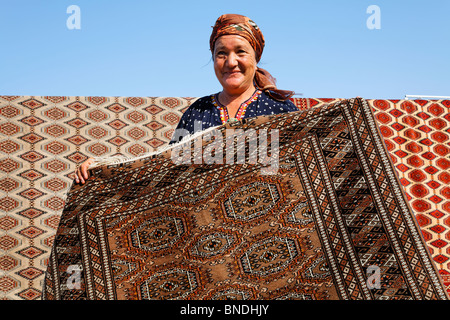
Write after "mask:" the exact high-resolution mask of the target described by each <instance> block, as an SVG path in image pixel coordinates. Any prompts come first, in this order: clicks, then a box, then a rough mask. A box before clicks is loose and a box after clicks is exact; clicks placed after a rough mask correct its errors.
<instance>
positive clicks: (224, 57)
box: [213, 35, 257, 94]
mask: <svg viewBox="0 0 450 320" xmlns="http://www.w3.org/2000/svg"><path fill="white" fill-rule="evenodd" d="M213 58H214V71H215V73H216V76H217V79H218V80H219V82H220V84H221V85H222V87H223V89H224V90H225V91H226V92H228V93H230V94H240V93H243V92H245V91H246V90H248V89H249V88H250V87H252V88H254V86H253V79H254V77H255V72H256V65H257V62H256V57H255V51H254V50H253V48H252V46H251V45H250V43H248V41H247V40H245V39H244V38H242V37H240V36H237V35H225V36H221V37H220V38H218V39H217V40H216V43H215V45H214V53H213Z"/></svg>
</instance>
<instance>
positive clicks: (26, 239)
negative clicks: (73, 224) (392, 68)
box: [0, 96, 450, 300]
mask: <svg viewBox="0 0 450 320" xmlns="http://www.w3.org/2000/svg"><path fill="white" fill-rule="evenodd" d="M195 99H196V98H178V97H54V96H52V97H44V96H0V299H10V300H35V299H39V298H40V297H41V294H42V288H43V282H44V275H45V271H46V269H47V264H48V259H49V256H50V251H51V248H52V245H53V240H54V237H55V233H56V230H57V227H58V224H59V220H60V216H61V213H62V210H63V207H64V204H65V194H66V193H67V191H68V190H69V189H70V186H71V184H72V178H73V171H74V170H75V168H76V166H77V165H78V164H80V163H82V162H83V161H84V160H85V159H86V158H88V157H96V156H113V155H117V154H122V155H125V156H128V157H130V156H131V157H133V156H139V155H142V154H143V153H146V152H154V151H157V150H158V148H160V147H162V146H164V145H166V144H167V143H168V142H169V140H170V138H171V135H172V132H173V130H174V128H175V126H176V124H177V123H178V121H179V119H180V117H181V115H182V113H183V112H184V111H185V110H186V108H187V107H188V106H189V105H190V104H192V102H193V101H195ZM292 100H293V102H294V103H295V104H296V105H297V106H298V108H299V109H307V108H313V107H317V106H320V105H323V104H325V103H329V102H334V101H337V100H339V99H315V98H292ZM367 102H368V103H369V105H370V106H371V107H372V109H373V111H374V115H375V119H376V121H377V124H378V126H379V130H380V133H381V135H382V137H383V138H384V141H385V144H386V147H387V149H388V150H389V152H390V155H391V159H392V162H393V164H394V167H395V169H396V173H397V175H398V177H399V179H400V183H401V184H402V186H403V188H404V192H405V194H406V197H407V199H408V201H409V204H410V207H411V209H412V211H413V213H414V215H415V217H416V219H417V221H418V224H419V226H420V228H421V231H422V234H423V236H424V239H425V241H426V244H427V246H428V248H429V250H430V253H431V256H432V259H433V261H434V263H435V265H436V268H437V269H438V271H439V273H440V275H441V278H442V280H443V283H444V285H445V286H446V289H447V292H449V293H450V186H449V185H450V170H449V167H450V161H449V154H450V101H449V100H437V101H431V100H413V101H410V100H375V99H373V100H367Z"/></svg>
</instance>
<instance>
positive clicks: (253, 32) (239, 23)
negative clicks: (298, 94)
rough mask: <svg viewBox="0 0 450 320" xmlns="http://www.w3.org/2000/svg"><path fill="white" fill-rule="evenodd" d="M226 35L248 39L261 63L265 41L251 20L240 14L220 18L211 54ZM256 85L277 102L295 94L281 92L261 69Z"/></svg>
mask: <svg viewBox="0 0 450 320" xmlns="http://www.w3.org/2000/svg"><path fill="white" fill-rule="evenodd" d="M224 35H238V36H241V37H243V38H244V39H246V40H247V41H248V42H249V43H250V45H251V46H252V47H253V49H254V50H255V54H256V62H259V60H260V59H261V55H262V53H263V50H264V45H265V40H264V36H263V34H262V32H261V30H260V29H259V27H258V26H257V25H256V23H255V22H253V21H252V20H251V19H250V18H248V17H245V16H242V15H239V14H224V15H222V16H220V17H219V19H217V21H216V24H215V25H214V27H213V32H212V34H211V38H210V39H209V46H210V49H211V52H214V44H215V43H216V40H217V38H219V37H221V36H224ZM255 85H256V87H257V88H258V89H260V90H263V91H266V92H267V93H268V94H269V95H270V96H271V97H272V98H274V99H277V100H282V101H284V100H287V99H289V98H290V97H292V95H293V94H294V92H293V91H287V90H279V89H278V88H277V86H276V80H275V78H274V77H272V75H271V74H270V73H269V72H268V71H267V70H264V69H262V68H259V67H258V68H257V69H256V74H255Z"/></svg>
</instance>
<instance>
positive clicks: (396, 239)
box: [44, 99, 448, 300]
mask: <svg viewBox="0 0 450 320" xmlns="http://www.w3.org/2000/svg"><path fill="white" fill-rule="evenodd" d="M230 129H244V131H242V132H240V133H239V132H238V133H237V134H236V135H235V136H234V138H233V139H232V140H226V139H223V140H221V139H220V137H225V136H226V135H225V133H226V132H227V130H230ZM212 132H214V133H215V134H216V138H217V139H214V140H213V139H211V138H210V136H211V135H212ZM249 132H251V134H248V133H249ZM253 133H254V134H253ZM264 133H266V134H267V135H266V136H267V138H269V137H270V138H271V139H269V140H270V142H271V143H270V146H271V147H272V146H273V145H275V144H276V143H275V142H278V147H279V150H278V151H279V153H277V152H272V153H270V152H269V154H270V155H271V156H272V158H269V157H268V153H267V151H268V150H267V149H268V144H267V145H265V144H264V143H261V141H262V140H260V138H261V137H263V136H264ZM272 133H273V134H274V135H272ZM207 135H208V136H207ZM277 135H278V136H277ZM244 136H246V137H247V138H248V144H243V145H239V143H236V144H237V149H238V150H243V151H244V154H245V156H246V157H245V158H246V159H247V160H248V159H258V161H255V162H251V161H247V162H245V163H239V162H238V161H233V163H229V162H227V164H214V163H209V164H205V163H201V161H199V160H201V158H200V157H201V156H203V157H204V156H205V155H209V159H211V158H214V157H213V154H214V156H216V155H217V153H218V152H219V153H220V151H221V150H229V149H228V148H229V146H230V145H231V146H233V145H234V144H235V142H236V140H234V139H237V140H238V141H239V138H243V137H244ZM263 140H264V139H263ZM255 141H256V142H255ZM216 142H218V143H216ZM255 144H256V145H257V148H251V147H250V146H253V145H255ZM266 147H267V148H266ZM186 150H188V151H192V150H193V151H194V152H193V154H192V157H190V156H189V157H186V158H184V162H183V163H179V164H177V163H175V161H174V159H180V154H182V153H183V154H184V155H186V154H189V155H190V153H186V152H185V151H186ZM269 150H270V149H269ZM276 154H278V155H279V158H273V156H274V155H276ZM203 159H205V158H203ZM230 159H234V160H239V156H236V157H232V158H230ZM270 159H272V160H273V159H275V160H276V161H275V160H274V162H266V161H264V160H270ZM188 162H189V163H190V164H189V163H188ZM92 173H93V177H92V178H91V179H90V180H89V182H88V183H87V184H85V185H83V186H73V187H72V189H71V190H70V192H69V194H68V198H67V202H66V205H65V208H64V211H63V214H62V216H61V221H60V225H59V228H58V230H57V233H56V237H55V240H54V244H53V250H52V254H51V256H50V259H49V264H48V269H47V273H46V279H45V284H44V299H49V300H52V299H132V300H136V299H137V300H142V299H224V298H238V299H306V300H309V299H310V300H338V299H343V300H349V299H360V300H370V299H416V300H419V299H434V300H435V299H447V298H448V297H447V294H446V291H445V288H444V286H443V284H442V282H441V279H440V276H439V274H438V272H437V269H436V268H435V266H434V264H433V260H432V259H431V256H430V254H429V251H428V249H427V245H426V243H425V241H424V239H423V237H422V235H421V231H420V229H419V226H418V225H417V223H416V219H415V217H414V215H413V213H412V211H411V209H410V207H409V204H408V202H407V199H406V198H405V194H404V191H403V189H402V186H401V185H400V183H399V181H398V179H397V176H396V173H395V168H394V165H393V164H392V162H391V159H390V156H389V154H388V152H387V150H386V149H385V146H384V143H383V140H382V136H381V135H380V132H379V130H378V127H377V124H376V122H375V118H374V115H373V111H372V109H371V107H370V105H369V104H368V103H367V102H366V101H365V100H362V99H353V100H344V101H341V102H337V103H333V104H325V105H322V106H319V107H315V108H312V109H307V110H304V111H299V112H295V113H290V114H285V115H279V116H272V117H260V118H256V119H252V120H248V121H244V122H238V123H234V124H232V125H226V126H222V127H219V128H218V129H216V131H211V132H209V133H205V134H204V135H202V136H201V137H200V138H197V139H192V140H190V141H187V142H185V143H182V144H181V145H177V146H175V147H174V148H172V149H169V150H167V151H164V152H162V153H160V154H158V155H155V156H152V157H146V158H143V159H140V160H134V161H128V162H125V163H121V164H116V165H108V166H102V167H98V168H94V169H92Z"/></svg>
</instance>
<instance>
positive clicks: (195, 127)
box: [170, 90, 298, 143]
mask: <svg viewBox="0 0 450 320" xmlns="http://www.w3.org/2000/svg"><path fill="white" fill-rule="evenodd" d="M291 111H298V108H297V107H296V106H295V105H294V103H292V101H290V100H286V101H277V100H274V99H272V98H271V97H270V96H269V95H267V94H266V93H265V92H263V91H260V90H256V91H255V93H254V94H253V95H252V97H251V98H250V99H248V100H247V101H245V102H244V103H243V104H242V105H241V106H240V108H239V110H238V111H237V113H236V115H234V116H233V115H228V113H227V108H226V107H225V106H223V105H221V104H220V102H219V99H218V93H217V94H214V95H210V96H205V97H202V98H199V99H197V100H196V101H195V102H194V103H193V104H192V105H191V106H190V107H189V108H188V109H187V110H186V112H185V113H184V114H183V116H182V117H181V120H180V122H179V123H178V126H177V128H176V130H175V132H174V135H173V137H172V141H171V142H170V143H174V142H177V141H180V140H181V139H182V138H183V137H184V136H186V135H187V134H193V133H195V132H198V131H202V130H206V129H208V128H210V127H215V126H220V125H222V124H224V123H226V122H227V121H229V120H230V119H231V120H233V118H235V119H237V120H240V119H244V118H254V117H258V116H263V115H271V114H280V113H285V112H291ZM183 129H184V130H183Z"/></svg>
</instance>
